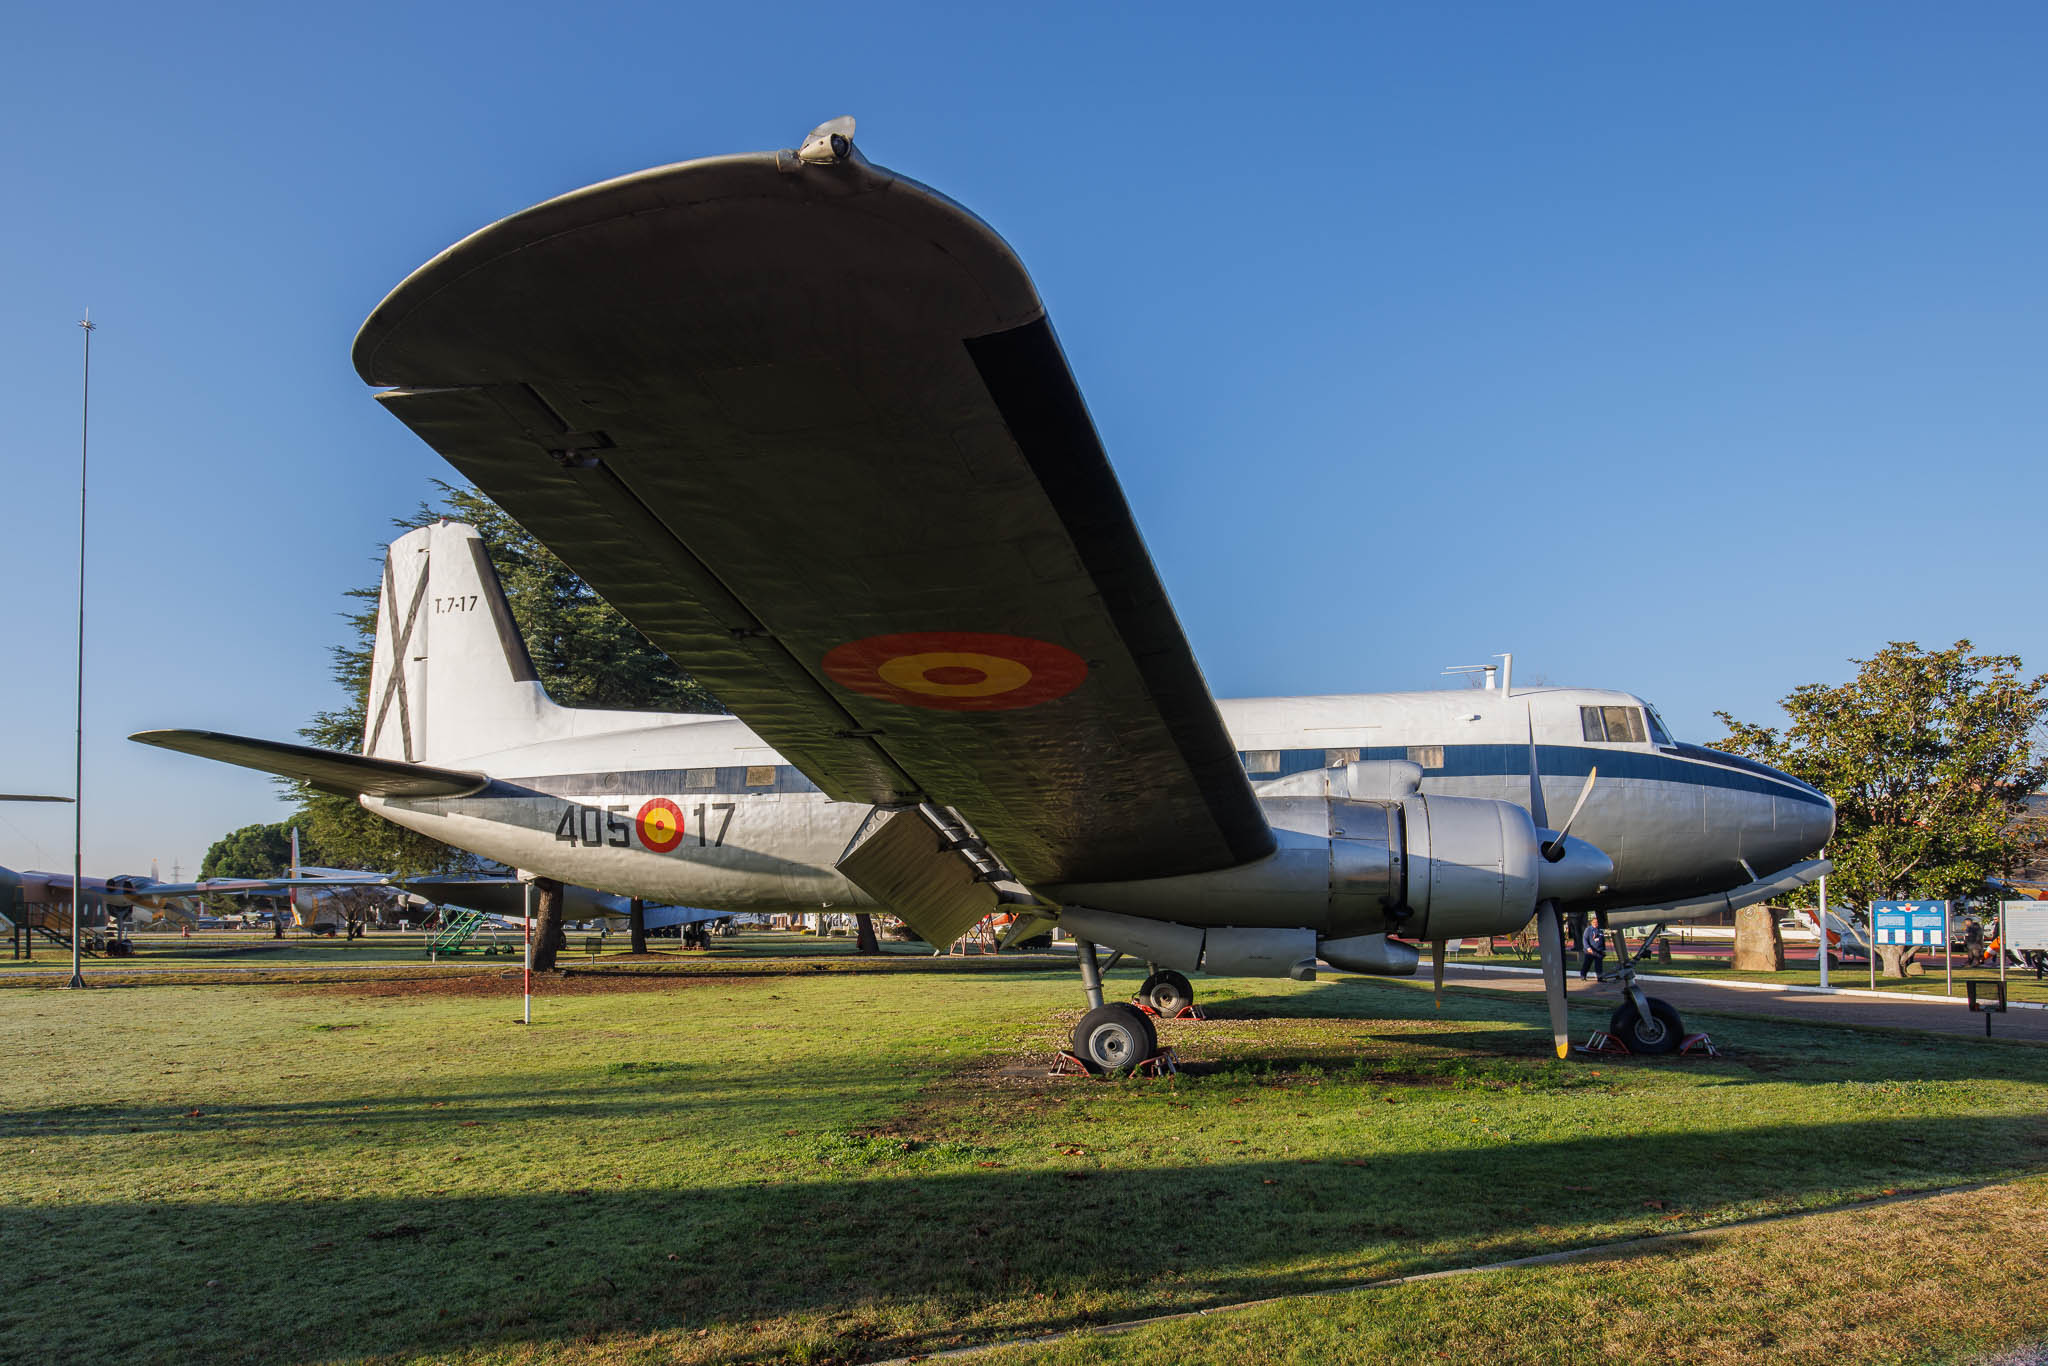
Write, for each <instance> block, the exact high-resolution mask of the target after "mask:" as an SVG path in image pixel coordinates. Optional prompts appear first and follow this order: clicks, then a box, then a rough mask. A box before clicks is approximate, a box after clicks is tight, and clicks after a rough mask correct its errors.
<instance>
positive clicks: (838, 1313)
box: [0, 1116, 2048, 1362]
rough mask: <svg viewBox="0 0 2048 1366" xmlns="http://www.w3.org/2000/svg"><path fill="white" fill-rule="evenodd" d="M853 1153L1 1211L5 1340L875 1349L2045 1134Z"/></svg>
mask: <svg viewBox="0 0 2048 1366" xmlns="http://www.w3.org/2000/svg"><path fill="white" fill-rule="evenodd" d="M843 1156H844V1157H845V1159H846V1161H847V1162H848V1163H851V1164H853V1165H856V1166H857V1165H859V1164H860V1163H861V1162H863V1161H866V1162H868V1163H869V1165H868V1166H866V1168H865V1169H864V1170H860V1171H855V1172H846V1171H844V1170H843V1168H842V1170H841V1171H836V1172H833V1171H830V1169H827V1168H822V1167H820V1168H819V1169H818V1170H819V1172H820V1175H819V1176H818V1177H815V1178H800V1179H794V1180H790V1181H785V1182H779V1183H767V1182H762V1183H757V1184H725V1185H715V1186H708V1187H695V1188H692V1187H688V1186H685V1185H680V1184H679V1185H678V1186H677V1187H676V1188H673V1189H666V1190H656V1189H639V1190H629V1191H610V1192H598V1193H595V1194H573V1195H571V1194H559V1193H548V1194H535V1195H521V1194H505V1195H490V1196H462V1197H453V1196H449V1197H439V1198H436V1197H432V1196H428V1197H423V1198H392V1197H387V1196H382V1195H378V1194H374V1193H371V1194H365V1195H362V1196H360V1197H357V1198H350V1199H334V1200H308V1201H289V1200H281V1201H268V1202H249V1203H236V1202H220V1203H210V1204H194V1203H184V1202H165V1203H155V1204H148V1203H132V1202H130V1203H113V1204H93V1203H79V1204H74V1205H61V1206H44V1207H37V1208H32V1209H31V1208H22V1207H20V1206H15V1207H10V1208H0V1246H5V1247H8V1248H12V1249H21V1250H23V1251H24V1253H25V1255H22V1256H19V1257H16V1258H11V1259H10V1260H9V1275H10V1279H11V1280H12V1282H13V1284H12V1286H11V1290H10V1293H9V1294H7V1295H5V1296H4V1297H0V1356H8V1357H13V1356H16V1355H20V1354H33V1355H38V1356H41V1357H43V1358H45V1359H61V1358H65V1357H67V1356H68V1357H72V1358H82V1357H96V1358H102V1359H105V1358H118V1357H125V1356H130V1355H133V1356H137V1357H141V1356H143V1355H145V1354H146V1355H147V1357H148V1359H150V1360H153V1361H165V1360H180V1359H184V1360H191V1359H204V1360H209V1361H266V1362H268V1361H278V1362H283V1361H291V1362H298V1361H313V1360H320V1361H332V1360H336V1359H338V1358H343V1357H351V1356H357V1355H361V1354H367V1353H417V1352H433V1351H447V1350H455V1349H460V1348H464V1347H472V1346H482V1345H488V1344H494V1343H517V1342H536V1343H548V1342H561V1341H566V1340H568V1339H570V1338H572V1337H584V1338H588V1337H589V1336H590V1335H593V1334H601V1333H612V1332H624V1333H632V1332H646V1331H660V1330H696V1329H700V1328H703V1329H710V1330H714V1331H717V1332H719V1333H720V1335H721V1336H720V1339H719V1341H720V1342H722V1343H726V1344H729V1345H728V1346H724V1347H720V1348H718V1349H717V1350H715V1351H714V1352H712V1353H711V1358H712V1359H724V1360H738V1359H744V1358H746V1357H748V1356H750V1355H752V1354H754V1353H756V1352H764V1351H775V1350H780V1349H782V1348H784V1347H787V1346H789V1345H790V1344H791V1343H792V1342H795V1341H799V1340H801V1339H803V1338H804V1337H806V1336H808V1337H809V1338H811V1339H812V1340H813V1341H815V1340H817V1339H818V1338H820V1337H823V1338H825V1339H829V1340H830V1342H831V1344H832V1345H831V1348H830V1351H829V1353H827V1355H828V1356H830V1357H832V1358H833V1359H842V1360H861V1359H869V1358H875V1357H883V1356H890V1355H897V1354H903V1353H910V1352H919V1351H928V1350H932V1349H934V1348H937V1347H942V1346H946V1345H950V1344H952V1343H953V1342H955V1341H957V1340H958V1339H959V1337H960V1336H961V1335H962V1334H965V1335H966V1336H968V1337H970V1338H973V1337H985V1336H997V1335H1004V1334H1013V1333H1024V1332H1035V1331H1042V1330H1050V1329H1057V1328H1063V1327H1069V1326H1073V1325H1076V1324H1079V1323H1085V1322H1090V1321H1097V1320H1100V1319H1102V1318H1117V1317H1130V1316H1134V1315H1137V1314H1141V1313H1146V1312H1157V1311H1161V1310H1185V1309H1192V1308H1197V1307H1201V1306H1204V1305H1213V1304H1219V1303H1228V1302H1232V1301H1237V1300H1243V1299H1249V1298H1256V1297H1260V1296H1267V1295H1278V1294H1291V1293H1299V1292H1303V1291H1310V1290H1316V1289H1320V1288H1325V1287H1328V1286H1332V1285H1336V1284H1342V1283H1345V1282H1347V1281H1351V1280H1355V1279H1358V1278H1360V1277H1369V1276H1380V1275H1392V1274H1399V1273H1402V1272H1408V1271H1418V1270H1425V1269H1429V1268H1432V1267H1436V1266H1442V1265H1454V1264H1461V1263H1470V1262H1477V1261H1489V1260H1494V1259H1498V1258H1505V1257H1514V1256H1520V1255H1526V1254H1529V1253H1534V1252H1539V1251H1545V1250H1550V1249H1553V1248H1556V1247H1560V1246H1567V1245H1572V1244H1578V1243H1586V1242H1597V1241H1603V1240H1605V1239H1608V1238H1612V1237H1615V1236H1621V1235H1626V1234H1638V1233H1643V1232H1651V1231H1669V1230H1671V1229H1674V1228H1681V1227H1686V1226H1688V1224H1690V1223H1695V1222H1698V1221H1701V1220H1703V1219H1706V1218H1713V1219H1727V1218H1732V1217H1739V1216H1741V1215H1746V1214H1751V1213H1756V1212H1759V1211H1761V1210H1763V1209H1767V1208H1792V1207H1798V1206H1802V1205H1821V1204H1828V1203H1833V1202H1835V1201H1838V1200H1840V1199H1843V1198H1854V1197H1855V1196H1857V1195H1864V1196H1868V1195H1874V1194H1876V1193H1878V1192H1879V1191H1881V1190H1885V1189H1902V1190H1910V1189H1914V1188H1924V1187H1931V1186H1937V1185H1949V1184H1955V1183H1960V1182H1967V1181H1973V1180H1985V1179H1992V1178H1997V1177H2002V1176H2008V1175H2011V1174H2013V1173H2015V1172H2018V1171H2023V1170H2036V1169H2039V1168H2040V1167H2041V1166H2042V1164H2043V1162H2044V1160H2048V1148H2044V1126H2043V1123H2042V1121H2041V1119H2040V1118H2039V1117H2038V1116H2018V1117H1997V1118H1994V1117H1984V1116H1966V1117H1955V1118H1927V1119H1884V1120H1872V1121H1868V1122H1860V1123H1837V1124H1826V1125H1812V1126H1777V1127H1771V1128H1758V1129H1750V1130H1742V1131H1735V1132H1720V1133H1689V1134H1666V1135H1657V1136H1649V1135H1642V1136H1636V1137H1630V1138H1623V1139H1592V1138H1587V1139H1577V1140H1559V1141H1548V1142H1496V1143H1488V1144H1486V1145H1485V1146H1471V1147H1466V1148H1462V1149H1457V1150H1444V1151H1430V1152H1413V1151H1395V1152H1380V1151H1375V1150H1374V1149H1373V1147H1372V1144H1371V1140H1370V1138H1369V1137H1364V1138H1361V1140H1360V1142H1359V1145H1358V1147H1357V1150H1356V1152H1355V1154H1354V1155H1352V1156H1348V1157H1341V1158H1337V1157H1333V1158H1330V1159H1327V1160H1317V1161H1313V1162H1308V1161H1302V1162H1290V1161H1279V1160H1261V1161H1243V1162H1232V1163H1227V1164H1212V1165H1191V1166H1164V1165H1155V1166H1141V1167H1135V1168H1129V1169H1118V1168H1115V1167H1109V1166H1096V1165H1092V1163H1091V1161H1090V1160H1087V1159H1082V1160H1076V1161H1073V1162H1071V1163H1070V1164H1069V1165H1068V1166H1067V1167H1066V1168H1064V1169H1061V1170H1045V1169H1034V1170H1010V1169H994V1170H987V1169H980V1168H977V1167H975V1166H973V1165H971V1164H970V1163H968V1162H966V1161H961V1162H958V1163H955V1164H953V1165H952V1166H950V1167H945V1168H937V1169H930V1168H927V1169H914V1168H912V1167H911V1166H910V1165H909V1164H908V1163H906V1162H898V1161H896V1160H895V1159H893V1158H891V1157H889V1156H886V1155H883V1156H876V1155H875V1154H874V1153H873V1152H872V1151H870V1152H869V1153H868V1154H867V1155H866V1156H863V1155H862V1154H861V1153H859V1152H850V1153H846V1154H843ZM828 1172H829V1173H830V1174H826V1173H828ZM280 1273H282V1274H280ZM209 1281H218V1282H219V1283H220V1284H219V1285H218V1286H217V1287H215V1288H212V1289H209V1288H208V1282H209ZM88 1282H90V1283H98V1284H112V1285H118V1286H122V1287H137V1288H145V1287H146V1292H141V1293H134V1294H128V1295H124V1296H123V1297H122V1299H121V1304H120V1312H119V1313H117V1314H104V1315H91V1314H87V1315H80V1314H78V1313H76V1312H74V1310H75V1308H76V1306H75V1304H73V1303H72V1302H71V1300H70V1298H69V1296H68V1295H67V1293H65V1291H66V1287H68V1286H75V1285H81V1284H85V1283H88ZM757 1326H760V1327H761V1328H762V1329H765V1330H766V1331H765V1332H757V1331H756V1328H757ZM747 1344H752V1345H751V1346H749V1345H747Z"/></svg>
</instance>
